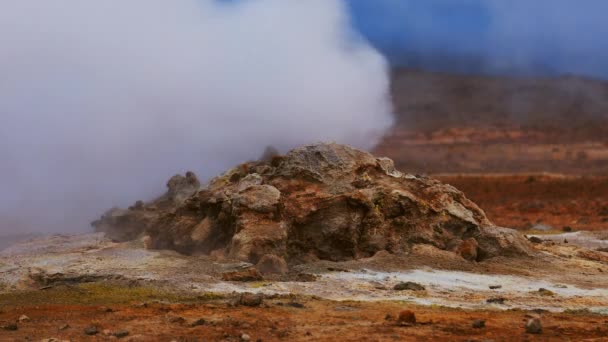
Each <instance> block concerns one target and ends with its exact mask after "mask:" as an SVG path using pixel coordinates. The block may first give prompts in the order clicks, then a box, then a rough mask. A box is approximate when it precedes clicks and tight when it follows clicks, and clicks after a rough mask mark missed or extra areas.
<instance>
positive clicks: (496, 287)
mask: <svg viewBox="0 0 608 342" xmlns="http://www.w3.org/2000/svg"><path fill="white" fill-rule="evenodd" d="M498 289H502V285H490V290H498Z"/></svg>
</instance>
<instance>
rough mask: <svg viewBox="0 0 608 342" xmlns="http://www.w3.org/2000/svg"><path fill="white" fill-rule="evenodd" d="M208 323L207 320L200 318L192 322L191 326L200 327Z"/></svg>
mask: <svg viewBox="0 0 608 342" xmlns="http://www.w3.org/2000/svg"><path fill="white" fill-rule="evenodd" d="M206 323H207V321H205V320H204V319H203V318H199V319H197V320H195V321H194V322H192V323H190V326H191V327H198V326H200V325H205V324H206Z"/></svg>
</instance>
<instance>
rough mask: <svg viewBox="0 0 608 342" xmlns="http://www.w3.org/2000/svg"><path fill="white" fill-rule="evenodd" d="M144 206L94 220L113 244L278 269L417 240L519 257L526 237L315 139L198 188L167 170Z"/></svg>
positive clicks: (440, 190)
mask: <svg viewBox="0 0 608 342" xmlns="http://www.w3.org/2000/svg"><path fill="white" fill-rule="evenodd" d="M167 186H168V191H167V193H166V194H165V195H163V196H161V197H160V198H158V199H157V200H155V201H152V202H150V203H138V204H137V205H135V206H133V207H131V208H129V209H127V210H122V209H115V210H113V211H112V212H111V213H108V214H106V215H104V216H103V217H102V218H101V219H100V220H98V221H96V223H95V224H94V226H95V227H96V230H98V231H104V232H106V233H107V234H108V235H109V236H110V237H112V238H115V239H117V240H126V239H132V238H135V237H136V236H141V235H146V236H147V237H149V238H146V246H148V247H150V248H157V249H173V250H176V251H178V252H180V253H185V254H194V253H196V254H212V253H215V252H216V251H218V250H220V251H222V255H226V256H227V257H228V258H232V259H238V260H242V261H246V262H250V263H252V264H257V265H259V267H260V268H261V269H265V270H267V271H272V272H279V273H283V272H284V265H283V263H282V262H281V261H279V260H283V261H286V262H287V263H290V264H297V263H303V262H307V261H309V260H331V261H344V260H352V259H358V258H367V257H371V256H373V255H375V254H376V253H378V252H381V251H383V252H388V253H391V254H395V253H407V252H410V251H411V250H412V249H413V248H414V247H415V246H421V245H427V246H431V247H433V248H435V249H436V250H441V251H445V253H448V254H449V253H451V254H452V255H454V256H455V257H457V256H458V255H460V256H462V257H464V258H465V259H467V260H471V261H482V260H485V259H488V258H492V257H496V256H520V255H529V254H531V253H532V249H531V247H530V245H529V242H528V241H527V240H526V239H525V238H524V237H523V236H522V235H520V234H519V233H517V232H516V231H514V230H510V229H506V228H499V227H496V226H494V225H493V224H492V223H491V222H490V221H489V220H488V218H487V217H486V215H485V214H484V212H483V211H482V210H481V209H480V208H479V207H478V206H477V205H475V203H473V202H471V201H470V200H469V199H467V198H466V197H465V195H464V194H463V193H462V192H460V191H459V190H457V189H455V188H454V187H452V186H450V185H447V184H444V183H441V182H440V181H438V180H435V179H432V178H428V177H423V176H414V175H410V174H405V173H402V172H400V171H398V170H396V169H395V166H394V164H393V162H392V161H391V160H390V159H388V158H376V157H375V156H373V155H371V154H369V153H367V152H363V151H360V150H357V149H355V148H352V147H350V146H345V145H339V144H333V143H329V144H326V143H320V144H314V145H309V146H304V147H300V148H296V149H294V150H292V151H290V152H289V153H287V154H286V155H284V156H278V155H276V154H275V153H274V152H273V154H272V156H271V157H267V158H264V159H263V160H260V161H253V162H248V163H245V164H242V165H239V166H237V167H235V168H233V169H231V170H228V171H227V172H225V173H224V174H222V175H220V176H218V177H216V178H214V179H212V180H211V181H210V182H209V183H208V184H207V185H206V186H204V187H200V183H199V182H198V180H197V179H196V176H194V174H192V173H188V174H186V176H185V177H182V176H175V177H173V178H172V179H171V180H170V181H169V182H168V184H167Z"/></svg>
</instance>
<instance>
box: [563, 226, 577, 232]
mask: <svg viewBox="0 0 608 342" xmlns="http://www.w3.org/2000/svg"><path fill="white" fill-rule="evenodd" d="M573 230H574V229H573V228H572V227H570V226H564V227H563V228H562V231H563V232H565V233H569V232H571V231H573Z"/></svg>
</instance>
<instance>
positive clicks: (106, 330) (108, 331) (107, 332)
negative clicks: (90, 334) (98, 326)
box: [101, 329, 112, 336]
mask: <svg viewBox="0 0 608 342" xmlns="http://www.w3.org/2000/svg"><path fill="white" fill-rule="evenodd" d="M101 333H102V334H104V335H105V336H110V335H112V331H110V329H104V330H103V331H102V332H101Z"/></svg>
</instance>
